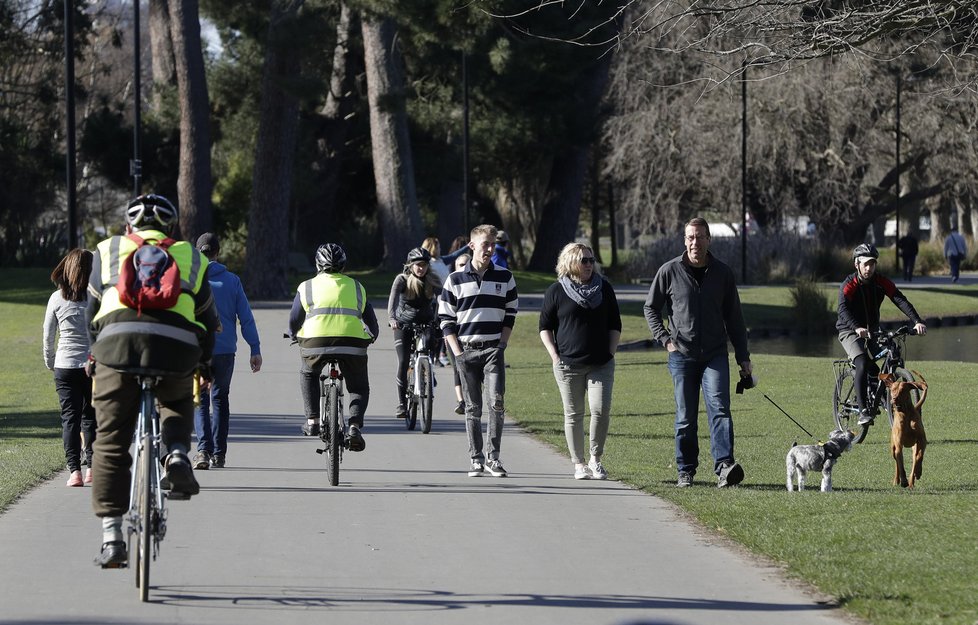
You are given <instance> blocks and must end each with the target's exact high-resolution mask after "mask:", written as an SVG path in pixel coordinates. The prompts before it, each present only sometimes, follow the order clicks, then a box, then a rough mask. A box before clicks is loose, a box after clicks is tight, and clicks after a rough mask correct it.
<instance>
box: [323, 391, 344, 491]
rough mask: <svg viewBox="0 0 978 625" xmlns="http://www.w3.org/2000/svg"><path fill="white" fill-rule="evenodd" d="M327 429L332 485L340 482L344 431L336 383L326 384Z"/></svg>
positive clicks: (327, 452) (327, 458) (327, 448)
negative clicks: (341, 428) (341, 424)
mask: <svg viewBox="0 0 978 625" xmlns="http://www.w3.org/2000/svg"><path fill="white" fill-rule="evenodd" d="M326 431H327V432H329V439H328V440H327V441H326V476H327V477H328V478H329V484H330V486H336V485H338V484H339V483H340V441H341V440H342V438H343V432H341V431H340V405H339V397H338V396H337V394H336V385H335V384H329V385H327V386H326Z"/></svg>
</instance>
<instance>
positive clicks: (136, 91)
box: [129, 0, 143, 197]
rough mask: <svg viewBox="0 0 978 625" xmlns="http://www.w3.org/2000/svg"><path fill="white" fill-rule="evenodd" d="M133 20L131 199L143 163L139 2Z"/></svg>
mask: <svg viewBox="0 0 978 625" xmlns="http://www.w3.org/2000/svg"><path fill="white" fill-rule="evenodd" d="M132 7H133V11H132V12H133V18H132V31H133V42H132V50H133V53H132V58H133V81H132V91H133V99H134V104H135V106H134V108H133V122H132V161H130V163H129V174H130V175H131V176H132V186H133V197H136V196H138V195H139V194H140V192H141V191H140V189H141V187H142V184H141V178H142V175H143V163H142V160H140V158H139V151H140V146H139V134H140V125H141V124H142V111H141V108H142V102H141V101H140V99H141V98H142V95H141V92H142V89H141V84H140V65H141V60H140V54H139V52H140V50H139V0H133V2H132Z"/></svg>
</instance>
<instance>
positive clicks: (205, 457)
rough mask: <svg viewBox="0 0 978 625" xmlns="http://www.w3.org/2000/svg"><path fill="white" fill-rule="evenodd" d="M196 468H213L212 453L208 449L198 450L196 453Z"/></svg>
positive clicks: (202, 469)
mask: <svg viewBox="0 0 978 625" xmlns="http://www.w3.org/2000/svg"><path fill="white" fill-rule="evenodd" d="M194 468H195V469H198V470H200V471H206V470H207V469H209V468H211V455H210V454H209V453H207V452H206V451H198V452H197V453H196V454H195V455H194Z"/></svg>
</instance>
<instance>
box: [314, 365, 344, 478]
mask: <svg viewBox="0 0 978 625" xmlns="http://www.w3.org/2000/svg"><path fill="white" fill-rule="evenodd" d="M334 392H335V396H336V425H335V427H332V426H331V425H330V420H331V415H330V414H329V397H330V396H331V395H333V393H334ZM344 432H346V410H345V406H344V401H343V374H342V372H341V371H340V369H339V364H338V363H337V362H336V361H334V360H330V361H328V362H327V363H326V367H324V368H323V372H322V373H321V374H320V375H319V438H320V439H321V440H322V441H323V443H324V444H325V447H324V448H323V449H317V450H316V453H319V454H325V455H326V473H327V476H328V477H329V483H330V484H331V485H332V486H336V485H338V484H339V479H340V476H339V472H340V463H341V462H342V461H343V448H344V447H346V444H345V441H344V436H345V434H344Z"/></svg>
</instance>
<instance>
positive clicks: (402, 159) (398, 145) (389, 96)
mask: <svg viewBox="0 0 978 625" xmlns="http://www.w3.org/2000/svg"><path fill="white" fill-rule="evenodd" d="M361 30H362V32H363V48H364V60H365V63H366V66H367V98H368V101H369V105H370V140H371V146H372V154H373V167H374V184H375V186H376V188H377V216H378V220H379V222H380V230H381V233H382V234H383V237H384V266H385V267H387V268H388V269H393V268H397V267H400V266H401V263H402V262H403V259H404V257H405V256H406V255H407V252H408V250H410V249H411V248H412V247H415V246H416V245H418V244H420V242H421V238H422V233H421V214H420V211H419V209H418V200H417V192H416V189H415V180H414V163H413V160H412V156H411V140H410V136H409V135H408V124H407V113H406V110H405V93H404V92H405V84H404V70H403V67H402V63H403V61H402V59H401V54H400V52H399V51H398V49H397V46H396V44H395V34H396V30H395V25H394V22H393V21H392V20H391V19H389V18H384V17H375V16H370V17H367V16H364V17H363V19H362V29H361Z"/></svg>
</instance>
